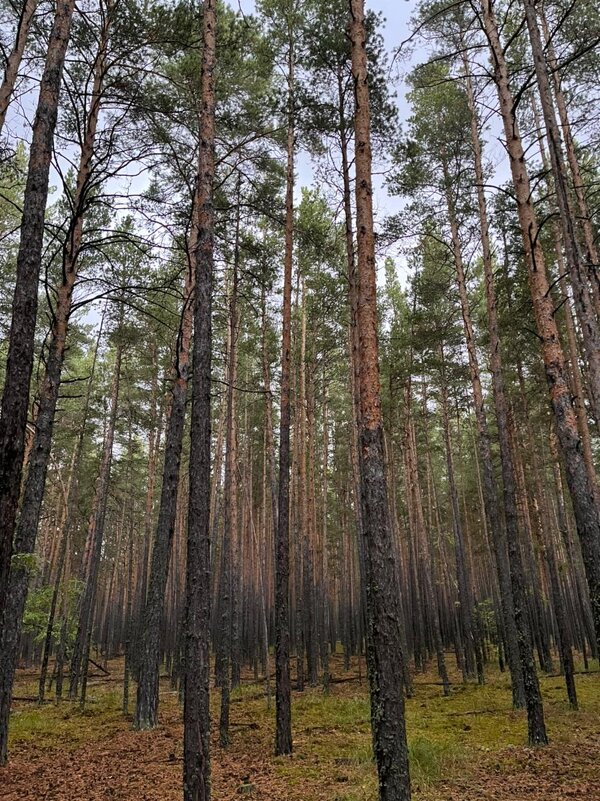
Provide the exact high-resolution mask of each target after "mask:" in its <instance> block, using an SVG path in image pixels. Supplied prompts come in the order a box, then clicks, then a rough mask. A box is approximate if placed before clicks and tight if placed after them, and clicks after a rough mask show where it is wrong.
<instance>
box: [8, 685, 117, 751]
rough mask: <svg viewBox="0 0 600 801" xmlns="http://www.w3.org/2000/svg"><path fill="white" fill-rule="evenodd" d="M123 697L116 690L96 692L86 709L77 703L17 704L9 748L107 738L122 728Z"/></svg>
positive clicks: (70, 745)
mask: <svg viewBox="0 0 600 801" xmlns="http://www.w3.org/2000/svg"><path fill="white" fill-rule="evenodd" d="M122 725H123V715H122V712H121V698H120V696H119V695H118V694H117V693H115V692H100V693H96V694H95V697H94V698H91V699H90V702H89V704H88V705H87V706H86V708H85V709H83V710H82V709H80V707H79V705H78V704H74V703H72V702H69V701H62V702H61V703H60V704H54V703H46V704H43V705H42V706H38V705H37V704H35V703H29V704H27V705H24V704H18V705H17V708H16V709H14V710H13V712H12V713H11V718H10V744H9V747H11V746H14V745H18V744H25V743H30V744H31V745H34V746H35V747H36V748H58V747H60V748H76V747H77V746H79V745H82V744H83V743H85V742H89V741H90V740H94V739H98V738H100V737H108V736H110V735H111V734H112V733H114V732H115V731H118V730H119V729H120V728H122Z"/></svg>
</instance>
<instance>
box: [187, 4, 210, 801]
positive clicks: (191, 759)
mask: <svg viewBox="0 0 600 801" xmlns="http://www.w3.org/2000/svg"><path fill="white" fill-rule="evenodd" d="M216 28H217V4H216V0H205V2H204V6H203V19H202V43H203V49H202V60H201V66H200V103H201V113H200V142H199V152H198V174H197V184H196V204H195V212H196V214H195V219H194V228H195V230H196V234H195V237H196V238H195V243H196V248H195V253H194V258H195V266H196V286H195V292H194V345H193V365H194V371H193V378H192V387H193V395H192V418H191V431H190V484H189V487H190V494H189V511H188V531H187V565H186V602H185V686H184V707H183V798H184V801H210V795H211V791H210V692H209V681H210V650H209V648H210V451H211V447H210V446H211V420H210V417H211V403H210V389H211V355H212V295H213V272H214V235H215V232H214V204H213V184H214V178H215V153H214V150H215V64H216Z"/></svg>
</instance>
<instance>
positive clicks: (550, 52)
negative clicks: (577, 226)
mask: <svg viewBox="0 0 600 801" xmlns="http://www.w3.org/2000/svg"><path fill="white" fill-rule="evenodd" d="M537 13H538V14H539V17H540V21H541V23H542V30H543V32H544V40H545V48H544V49H545V54H546V58H547V61H548V67H549V68H550V73H551V78H552V83H553V86H554V97H555V99H556V107H557V109H558V116H559V119H560V125H561V128H562V135H563V140H564V144H565V150H566V153H567V161H568V163H569V169H570V172H571V180H572V184H573V191H574V193H575V198H576V200H577V208H578V211H579V214H578V217H579V220H580V223H581V225H582V227H583V236H584V242H585V248H586V251H587V253H586V256H587V260H588V264H587V267H588V275H589V279H590V283H591V285H592V292H593V294H594V301H595V305H596V312H597V313H598V306H599V296H600V286H599V284H598V272H597V271H598V267H599V264H598V248H597V247H596V240H595V236H594V228H593V223H592V218H591V216H590V212H589V209H588V204H587V200H586V197H585V187H584V183H583V177H582V175H581V169H580V167H579V162H578V160H577V153H576V150H575V141H574V139H573V132H572V130H571V123H570V120H569V113H568V111H567V101H566V98H565V94H564V92H563V89H562V84H561V76H560V69H559V65H558V60H557V58H556V52H555V50H554V43H553V41H552V37H551V34H550V31H549V29H548V23H547V21H546V16H545V13H544V7H543V5H538V6H537Z"/></svg>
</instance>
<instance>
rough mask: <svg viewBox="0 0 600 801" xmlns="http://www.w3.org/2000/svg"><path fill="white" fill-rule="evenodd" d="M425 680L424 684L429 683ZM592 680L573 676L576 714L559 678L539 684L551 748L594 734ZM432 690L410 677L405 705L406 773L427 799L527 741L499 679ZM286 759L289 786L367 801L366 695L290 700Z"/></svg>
mask: <svg viewBox="0 0 600 801" xmlns="http://www.w3.org/2000/svg"><path fill="white" fill-rule="evenodd" d="M430 678H431V677H430ZM599 680H600V677H599V676H598V675H594V674H590V675H586V676H578V677H577V689H578V693H579V701H580V711H577V712H574V711H572V710H570V709H569V706H568V703H567V701H566V697H565V689H564V683H563V680H562V678H560V677H544V676H542V677H541V685H542V692H543V696H544V703H545V711H546V721H547V728H548V733H549V736H550V738H551V741H554V742H557V743H559V742H564V743H565V744H567V743H574V742H575V741H576V739H577V738H578V737H581V736H585V733H586V732H589V733H592V732H595V731H596V729H597V721H598V715H599V714H600V692H599V691H598V682H599ZM440 689H441V688H439V687H437V686H434V685H433V684H426V683H425V682H424V680H423V681H421V680H420V679H419V677H417V679H416V681H415V692H414V696H413V697H412V698H410V699H408V700H407V702H406V719H407V732H408V740H409V758H410V770H411V778H412V783H413V788H414V790H415V796H416V797H419V796H421V795H423V796H425V795H426V796H427V797H429V795H430V791H431V790H432V788H434V787H435V784H436V783H438V782H440V781H442V780H445V781H452V779H453V778H456V777H457V776H458V775H465V774H466V773H468V772H469V771H470V770H472V769H474V768H476V767H477V766H478V765H479V766H480V765H482V764H483V763H485V762H487V761H489V760H490V759H495V758H496V755H498V754H500V753H501V752H506V754H503V755H502V760H503V761H505V760H506V759H509V760H510V759H511V756H510V754H511V752H510V747H511V746H523V745H526V742H527V722H526V716H525V712H524V711H514V710H513V709H512V703H511V701H512V699H511V692H510V684H509V681H508V677H507V676H503V675H500V674H499V673H497V672H496V671H489V676H488V683H486V684H485V685H483V686H479V685H477V684H474V683H473V684H467V685H463V684H455V685H453V687H452V690H451V693H450V696H449V697H447V698H444V697H443V695H442V694H441V692H440ZM293 718H294V747H295V753H294V756H293V758H292V759H281V760H280V765H279V770H280V772H281V773H282V775H284V776H285V777H286V779H287V781H288V782H289V783H290V784H291V785H299V784H301V782H302V781H303V780H305V779H306V778H307V777H309V778H313V779H315V780H317V781H318V780H325V779H328V780H329V781H330V782H331V779H332V777H333V779H334V782H335V783H337V785H338V786H339V788H340V789H339V792H338V793H337V794H334V795H333V796H332V801H373V800H374V799H375V798H376V779H375V768H374V764H373V755H372V749H371V734H370V726H369V702H368V695H367V688H366V687H365V686H364V685H363V687H362V688H357V693H356V695H352V696H350V697H348V696H347V695H346V696H344V697H339V696H338V695H336V690H335V689H334V690H333V691H332V693H331V694H330V695H328V696H325V695H323V693H322V692H321V691H319V690H317V689H313V690H308V691H306V692H305V693H304V694H302V695H301V696H300V695H296V696H295V698H294V708H293Z"/></svg>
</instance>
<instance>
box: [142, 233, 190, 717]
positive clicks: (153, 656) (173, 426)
mask: <svg viewBox="0 0 600 801" xmlns="http://www.w3.org/2000/svg"><path fill="white" fill-rule="evenodd" d="M194 249H195V239H193V238H191V239H190V241H189V243H188V247H187V256H188V268H187V273H186V278H185V287H184V304H183V309H182V316H181V325H180V328H179V332H178V335H177V341H176V345H175V347H176V351H175V359H174V365H173V372H174V380H173V387H172V389H171V399H170V409H169V413H168V421H167V430H166V434H165V455H164V463H163V476H162V488H161V493H160V506H159V510H158V520H157V523H156V531H155V534H154V544H153V547H152V556H151V565H150V575H149V579H148V592H147V594H146V601H145V604H144V608H143V610H142V614H141V626H140V634H139V643H138V660H139V661H138V665H137V681H138V684H137V703H136V707H135V716H134V726H135V728H136V729H153V728H154V727H155V726H156V725H157V723H158V705H159V672H160V626H161V620H162V615H163V608H164V602H165V590H166V586H167V578H168V575H169V562H170V555H171V548H172V543H173V535H174V532H175V524H176V518H177V500H178V497H179V479H180V465H181V451H182V447H183V432H184V428H185V405H186V400H187V395H188V381H189V368H190V346H191V340H192V325H193V316H194V307H193V293H194V284H195V255H194Z"/></svg>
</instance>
